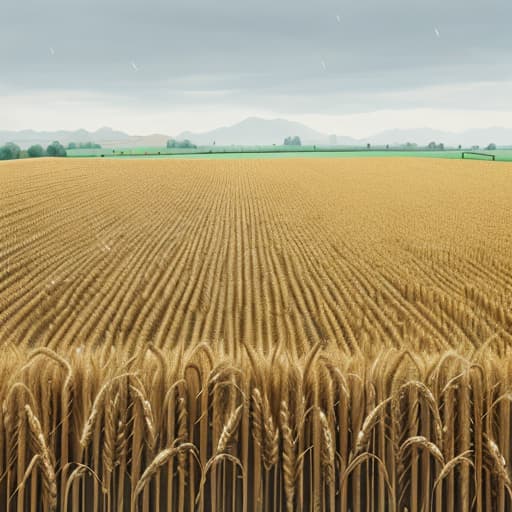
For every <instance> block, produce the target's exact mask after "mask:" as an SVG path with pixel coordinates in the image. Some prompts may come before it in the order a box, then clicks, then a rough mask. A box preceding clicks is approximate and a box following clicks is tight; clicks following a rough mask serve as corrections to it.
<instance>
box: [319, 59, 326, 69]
mask: <svg viewBox="0 0 512 512" xmlns="http://www.w3.org/2000/svg"><path fill="white" fill-rule="evenodd" d="M320 64H322V67H323V68H324V70H327V65H326V64H325V61H324V60H321V61H320Z"/></svg>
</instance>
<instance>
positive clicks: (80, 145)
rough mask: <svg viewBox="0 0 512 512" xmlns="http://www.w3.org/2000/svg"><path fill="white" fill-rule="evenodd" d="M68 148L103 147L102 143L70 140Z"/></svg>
mask: <svg viewBox="0 0 512 512" xmlns="http://www.w3.org/2000/svg"><path fill="white" fill-rule="evenodd" d="M67 149H101V144H96V143H95V142H70V143H69V144H68V147H67Z"/></svg>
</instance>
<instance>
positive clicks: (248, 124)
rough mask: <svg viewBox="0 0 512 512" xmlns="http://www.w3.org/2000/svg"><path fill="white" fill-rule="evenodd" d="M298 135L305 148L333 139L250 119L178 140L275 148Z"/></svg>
mask: <svg viewBox="0 0 512 512" xmlns="http://www.w3.org/2000/svg"><path fill="white" fill-rule="evenodd" d="M295 135H298V136H299V137H300V139H301V141H302V143H303V144H328V143H329V135H327V134H325V133H321V132H318V131H316V130H313V129H312V128H309V127H308V126H306V125H304V124H301V123H297V122H294V121H287V120H286V119H262V118H259V117H248V118H247V119H244V120H243V121H241V122H239V123H236V124H234V125H232V126H223V127H222V128H216V129H215V130H210V131H207V132H202V133H193V132H183V133H180V134H179V135H178V137H177V138H178V139H189V140H191V141H192V142H193V143H194V144H198V145H210V144H213V142H214V141H215V144H217V145H220V146H224V145H230V144H234V145H257V144H260V145H272V144H282V143H283V141H284V139H285V138H286V137H288V136H295ZM343 140H344V141H345V142H343V141H342V142H338V144H353V143H355V142H356V140H355V139H352V138H350V137H343Z"/></svg>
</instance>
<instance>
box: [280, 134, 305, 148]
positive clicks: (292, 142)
mask: <svg viewBox="0 0 512 512" xmlns="http://www.w3.org/2000/svg"><path fill="white" fill-rule="evenodd" d="M284 145H285V146H302V142H301V140H300V137H298V136H297V135H295V137H286V139H284Z"/></svg>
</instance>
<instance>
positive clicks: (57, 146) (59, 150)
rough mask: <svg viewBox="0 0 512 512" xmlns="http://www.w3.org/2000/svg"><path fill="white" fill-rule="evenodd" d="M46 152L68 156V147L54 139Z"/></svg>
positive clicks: (51, 154)
mask: <svg viewBox="0 0 512 512" xmlns="http://www.w3.org/2000/svg"><path fill="white" fill-rule="evenodd" d="M46 154H47V155H48V156H66V154H67V153H66V149H65V148H64V146H63V145H62V144H61V143H60V142H59V141H57V140H55V141H53V142H52V143H51V144H50V145H49V146H48V147H47V148H46Z"/></svg>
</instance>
